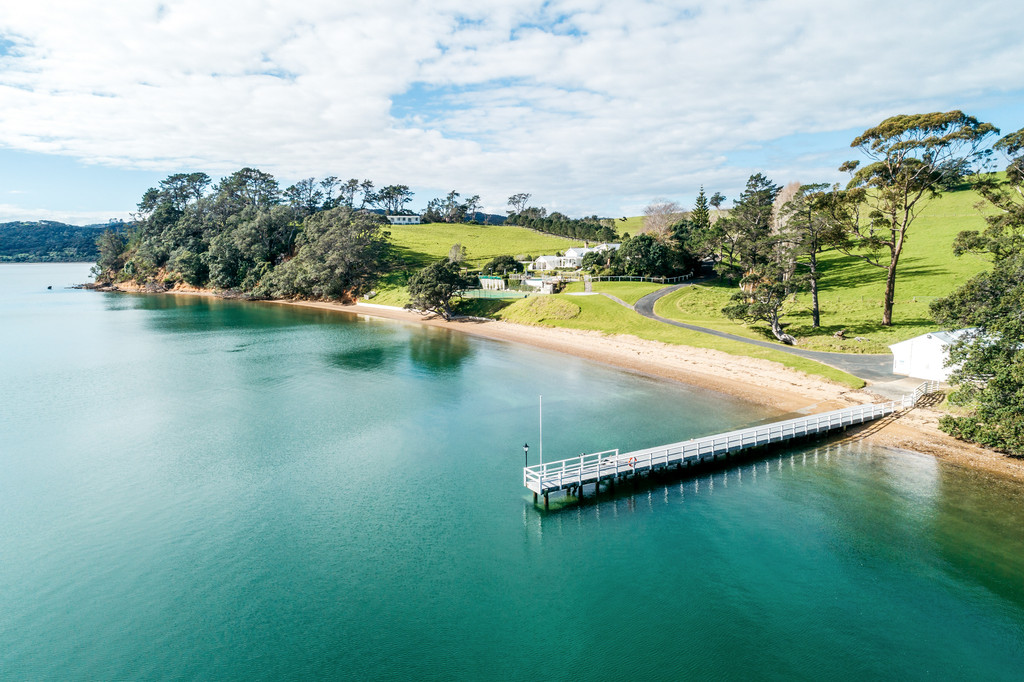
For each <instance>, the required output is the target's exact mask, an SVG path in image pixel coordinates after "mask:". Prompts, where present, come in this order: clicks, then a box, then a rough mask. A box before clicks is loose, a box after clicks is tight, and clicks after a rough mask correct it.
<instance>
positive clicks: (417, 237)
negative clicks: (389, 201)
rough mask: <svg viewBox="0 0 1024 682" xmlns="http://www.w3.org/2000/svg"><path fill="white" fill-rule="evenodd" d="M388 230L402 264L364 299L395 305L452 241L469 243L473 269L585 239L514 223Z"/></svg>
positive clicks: (551, 251) (393, 227)
mask: <svg viewBox="0 0 1024 682" xmlns="http://www.w3.org/2000/svg"><path fill="white" fill-rule="evenodd" d="M388 231H389V232H391V243H392V244H393V245H394V247H395V250H396V252H397V253H398V257H399V260H400V261H401V265H400V267H399V269H398V270H396V271H394V272H391V273H388V274H386V275H385V276H383V277H382V278H381V280H380V282H378V284H377V288H376V291H377V295H376V296H374V297H373V298H372V299H364V300H366V301H368V302H370V303H379V304H381V305H394V306H403V305H405V304H406V303H408V302H409V292H408V290H407V289H406V287H407V286H408V284H409V277H411V276H412V275H413V273H415V272H416V271H417V270H419V269H421V268H423V267H425V266H427V265H429V264H430V263H433V262H434V261H437V260H440V259H441V258H444V257H446V256H447V255H448V250H449V249H451V247H452V245H453V244H461V245H462V246H464V247H466V260H465V261H464V263H465V265H466V267H468V268H471V269H474V268H480V267H482V266H484V265H486V264H487V263H488V261H490V260H491V259H493V258H494V257H495V256H503V255H510V256H517V255H530V256H534V257H537V256H541V255H545V254H554V253H556V252H558V251H565V250H566V249H568V248H571V247H573V246H582V245H583V243H582V242H579V241H574V240H572V239H566V238H564V237H556V236H553V235H550V234H542V233H540V232H536V231H534V230H529V229H527V228H525V227H514V226H511V225H508V226H506V225H466V224H462V223H452V224H449V223H428V224H426V225H391V226H390V227H389V228H388ZM466 314H470V313H466ZM473 314H476V313H473Z"/></svg>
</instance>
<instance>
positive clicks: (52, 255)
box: [0, 220, 124, 263]
mask: <svg viewBox="0 0 1024 682" xmlns="http://www.w3.org/2000/svg"><path fill="white" fill-rule="evenodd" d="M123 226H124V224H123V223H101V224H97V225H68V224H66V223H59V222H56V221H53V220H39V221H35V222H27V221H15V222H11V223H0V263H74V262H89V261H94V260H96V256H97V255H98V254H97V251H96V238H97V237H98V236H100V233H101V232H103V230H106V229H115V230H117V229H122V228H123Z"/></svg>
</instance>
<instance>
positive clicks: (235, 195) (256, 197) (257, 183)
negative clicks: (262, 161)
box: [215, 168, 281, 213]
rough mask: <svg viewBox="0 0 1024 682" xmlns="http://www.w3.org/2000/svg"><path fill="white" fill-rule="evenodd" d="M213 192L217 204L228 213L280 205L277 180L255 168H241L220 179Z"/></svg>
mask: <svg viewBox="0 0 1024 682" xmlns="http://www.w3.org/2000/svg"><path fill="white" fill-rule="evenodd" d="M215 191H216V193H217V199H218V202H219V203H221V204H223V205H224V207H225V210H227V211H228V212H230V213H238V212H240V211H241V210H242V209H244V208H252V209H256V210H260V209H268V208H270V207H271V206H276V205H277V204H279V203H281V191H280V189H279V187H278V184H277V180H275V179H274V176H273V175H271V174H269V173H264V172H263V171H261V170H259V169H256V168H243V169H242V170H239V171H235V172H234V173H232V174H231V175H229V176H228V177H226V178H222V179H221V181H220V183H218V185H217V187H216V188H215Z"/></svg>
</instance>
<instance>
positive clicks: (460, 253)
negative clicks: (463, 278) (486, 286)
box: [448, 244, 466, 264]
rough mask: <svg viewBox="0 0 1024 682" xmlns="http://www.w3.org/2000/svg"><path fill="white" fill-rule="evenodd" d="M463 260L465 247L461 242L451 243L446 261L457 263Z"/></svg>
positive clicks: (464, 258)
mask: <svg viewBox="0 0 1024 682" xmlns="http://www.w3.org/2000/svg"><path fill="white" fill-rule="evenodd" d="M464 260H466V247H465V246H463V245H462V244H452V246H451V248H450V249H448V261H449V262H451V263H455V264H459V263H461V262H462V261H464Z"/></svg>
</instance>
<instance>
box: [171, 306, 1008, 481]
mask: <svg viewBox="0 0 1024 682" xmlns="http://www.w3.org/2000/svg"><path fill="white" fill-rule="evenodd" d="M168 293H170V294H172V295H191V296H195V295H203V296H210V295H216V294H212V293H211V292H208V291H202V290H181V289H176V290H174V291H172V292H168ZM269 303H274V304H280V305H291V306H300V307H306V308H318V309H323V310H334V311H337V312H340V313H343V314H349V315H365V316H369V317H375V318H384V319H390V320H400V321H403V322H409V323H415V324H421V325H426V326H430V327H436V328H440V329H447V330H451V331H455V332H460V333H465V334H471V335H473V336H479V337H483V338H488V339H493V340H497V341H505V342H509V343H522V344H528V345H531V346H534V347H537V348H544V349H547V350H552V351H556V352H560V353H567V354H569V355H573V356H576V357H581V358H586V359H588V360H591V361H594V362H600V363H603V364H606V365H611V366H614V367H617V368H620V369H624V370H628V371H631V372H638V373H642V374H647V375H651V376H657V377H661V378H664V379H670V380H673V381H679V382H681V383H685V384H689V385H692V386H698V387H701V388H707V389H710V390H713V391H718V392H720V393H726V394H729V395H732V396H735V397H737V398H741V399H743V400H747V401H750V402H753V403H757V404H760V405H764V406H767V407H771V408H774V409H777V410H779V411H781V412H796V413H801V414H812V413H815V412H825V411H828V410H834V409H838V408H842V407H848V406H850V405H856V404H863V403H870V402H881V401H883V400H885V399H884V398H882V397H881V396H879V395H876V394H873V393H871V392H870V391H868V390H852V389H849V388H847V387H845V386H841V385H839V384H836V383H833V382H830V381H827V380H825V379H823V378H820V377H814V376H810V375H807V374H804V373H803V372H799V371H797V370H794V369H790V368H788V367H785V366H783V365H780V364H778V363H774V362H771V361H769V360H762V359H759V358H748V357H742V356H736V355H729V354H728V353H723V352H721V351H716V350H709V349H704V348H692V347H689V346H676V345H671V344H666V343H661V342H657V341H648V340H645V339H640V338H638V337H635V336H626V335H615V336H608V335H605V334H602V333H601V332H596V331H583V330H575V329H559V328H554V327H539V326H529V325H522V324H514V323H510V322H504V321H495V320H477V319H460V320H452V321H445V320H443V319H441V318H440V317H437V316H433V315H428V316H424V315H422V314H420V313H417V312H413V311H409V310H403V309H400V308H391V307H386V306H377V305H373V304H366V303H355V304H342V303H334V302H328V301H270V302H269ZM929 405H930V402H929V400H928V399H926V400H925V401H924V402H923V404H921V405H919V406H917V407H915V408H914V409H912V410H908V411H906V412H904V413H902V414H901V415H899V417H898V418H887V419H884V420H880V421H877V422H873V423H871V424H868V425H865V426H863V427H859V428H857V429H855V430H852V431H851V432H850V433H849V434H848V436H847V438H849V439H864V440H866V441H869V442H872V443H876V444H878V445H884V446H887V447H893V448H899V449H903V450H912V451H914V452H920V453H925V454H929V455H932V456H934V457H936V458H938V459H941V460H944V461H947V462H950V463H952V464H955V465H957V466H960V467H964V468H968V469H972V470H975V471H979V472H984V473H987V474H991V475H997V476H999V477H1002V478H1009V479H1013V480H1017V481H1021V482H1024V461H1021V460H1018V459H1014V458H1010V457H1006V456H1003V455H1001V454H999V453H996V452H993V451H991V450H986V449H984V448H980V447H977V446H975V445H972V444H970V443H965V442H962V441H958V440H956V439H955V438H952V437H950V436H948V435H946V434H945V433H943V432H942V431H940V430H939V428H938V421H939V418H940V417H941V414H942V413H941V412H939V411H937V410H935V409H931V408H930V407H929Z"/></svg>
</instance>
